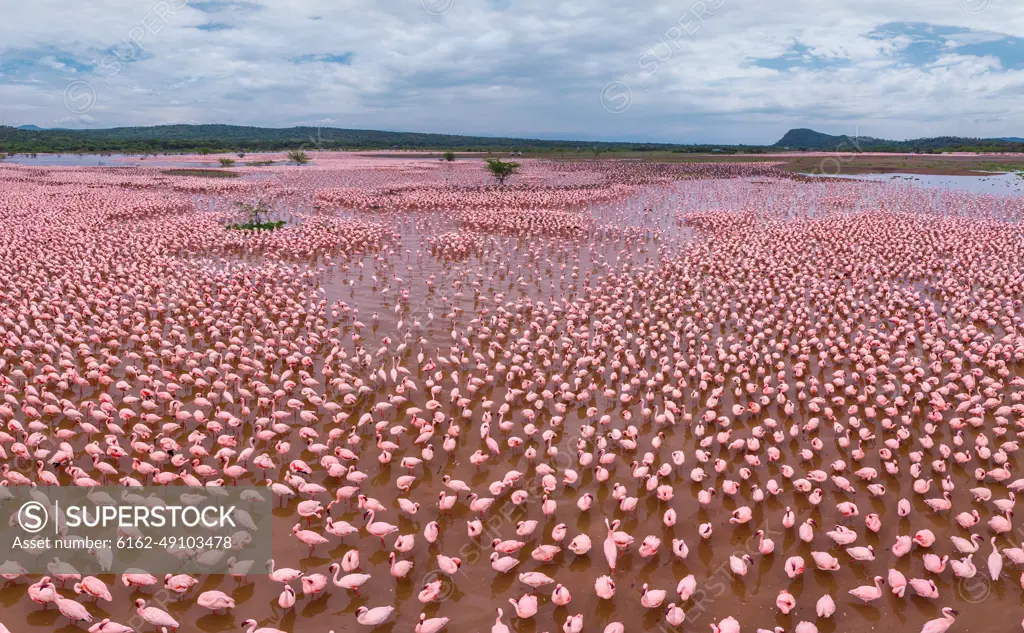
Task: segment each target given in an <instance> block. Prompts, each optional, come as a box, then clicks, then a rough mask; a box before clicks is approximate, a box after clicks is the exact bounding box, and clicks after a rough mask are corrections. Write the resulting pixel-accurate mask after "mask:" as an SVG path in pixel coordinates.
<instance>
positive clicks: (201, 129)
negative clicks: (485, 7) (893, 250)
mask: <svg viewBox="0 0 1024 633" xmlns="http://www.w3.org/2000/svg"><path fill="white" fill-rule="evenodd" d="M785 148H788V149H793V150H824V151H839V152H852V151H874V152H927V153H934V152H948V151H977V152H1006V151H1016V152H1024V143H1021V142H1014V141H1008V140H1003V139H971V138H957V137H948V136H947V137H939V138H929V139H917V140H914V141H887V140H884V139H877V138H872V137H858V138H852V137H849V136H845V135H843V136H833V135H830V134H822V133H821V132H816V131H814V130H810V129H806V128H802V129H795V130H790V131H789V132H786V134H785V136H783V137H782V139H780V140H779V142H778V143H776V144H775V145H772V146H764V145H681V144H672V143H625V142H594V141H577V140H545V139H529V138H511V137H490V136H462V135H453V134H426V133H421V132H385V131H381V130H353V129H344V128H333V127H332V128H326V127H325V128H316V127H290V128H265V127H250V126H241V125H156V126H152V127H118V128H107V129H86V130H69V129H57V128H54V129H43V128H40V127H39V126H36V125H23V126H21V127H19V128H13V127H9V126H0V153H10V154H23V153H33V152H51V153H127V154H157V153H174V152H201V153H215V152H233V153H240V152H260V151H264V152H270V151H283V150H291V149H304V150H306V151H307V152H310V151H313V150H316V149H323V150H370V149H374V150H379V149H405V150H441V151H443V150H453V151H491V152H499V153H500V152H505V153H507V152H509V151H510V150H517V151H522V152H532V153H556V152H563V153H570V152H571V153H580V154H590V153H591V152H593V153H594V154H595V155H596V154H600V153H602V152H617V153H623V152H631V153H638V152H663V153H664V152H671V153H681V154H705V153H712V152H714V153H716V154H764V153H769V152H773V151H778V150H780V149H785ZM627 157H628V156H627Z"/></svg>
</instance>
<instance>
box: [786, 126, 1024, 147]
mask: <svg viewBox="0 0 1024 633" xmlns="http://www.w3.org/2000/svg"><path fill="white" fill-rule="evenodd" d="M774 147H775V148H789V149H794V150H812V151H832V152H857V151H860V152H917V153H935V152H953V151H961V152H967V151H975V152H1007V151H1010V152H1022V151H1024V139H1019V138H1015V137H1009V138H965V137H960V136H937V137H934V138H919V139H913V140H908V141H890V140H886V139H881V138H874V137H871V136H857V137H853V136H847V135H845V134H844V135H841V136H833V135H831V134H823V133H822V132H817V131H815V130H810V129H807V128H796V129H792V130H790V131H788V132H786V133H785V135H783V137H782V138H781V139H779V140H778V141H777V142H776V143H775V145H774Z"/></svg>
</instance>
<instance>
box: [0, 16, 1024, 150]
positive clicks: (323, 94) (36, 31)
mask: <svg viewBox="0 0 1024 633" xmlns="http://www.w3.org/2000/svg"><path fill="white" fill-rule="evenodd" d="M0 15H2V16H3V20H2V23H0V123H2V124H5V125H24V124H35V125H39V126H41V127H115V126H125V125H157V124H166V123H232V124H239V125H259V126H270V127H289V126H293V125H323V126H331V127H346V128H364V129H366V128H368V129H384V130H398V131H424V132H441V133H453V134H480V135H501V136H520V137H535V138H560V139H594V140H649V141H665V142H680V143H700V142H712V143H743V142H746V143H754V144H760V143H772V142H774V141H776V140H777V139H778V138H779V137H780V136H781V135H782V134H783V133H784V132H785V131H786V130H787V129H789V128H791V127H812V128H814V129H818V130H820V131H823V132H828V133H833V134H842V133H846V134H854V133H858V132H859V133H860V134H861V135H865V136H876V137H883V138H898V139H903V138H916V137H921V136H938V135H958V136H1024V107H1022V102H1024V99H1022V97H1024V39H1022V38H1019V37H1015V36H1014V34H1015V33H1017V34H1024V2H1022V1H1021V0H900V1H898V2H894V1H893V0H845V1H843V2H826V1H824V0H819V1H811V0H802V1H800V2H796V1H791V0H696V1H693V0H682V1H679V2H661V1H659V0H644V1H643V2H638V1H637V0H573V1H567V2H558V1H553V0H363V1H360V2H352V1H347V0H244V1H241V0H237V1H236V0H89V1H88V2H73V1H72V0H0Z"/></svg>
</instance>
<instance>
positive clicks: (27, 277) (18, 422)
mask: <svg viewBox="0 0 1024 633" xmlns="http://www.w3.org/2000/svg"><path fill="white" fill-rule="evenodd" d="M238 171H239V173H240V174H242V177H240V178H238V179H233V180H231V181H223V180H221V179H210V178H202V177H190V176H180V175H169V174H165V173H163V172H161V171H159V169H158V168H150V167H146V168H41V167H20V166H13V165H0V182H2V183H3V186H2V187H0V231H2V232H3V234H4V239H3V240H2V241H0V249H2V253H0V273H2V274H0V340H2V341H3V347H2V351H0V388H2V390H3V402H2V403H0V423H2V425H3V426H2V430H0V463H2V473H0V477H2V478H0V488H6V487H9V486H81V487H91V486H97V485H123V486H144V485H173V486H197V487H205V486H262V487H266V488H269V489H270V490H271V492H272V493H273V495H274V497H275V500H276V504H277V506H278V508H277V509H276V510H275V514H274V516H275V519H274V521H275V527H274V534H273V539H274V549H273V552H268V553H267V556H266V559H265V560H249V561H243V560H235V559H232V560H231V561H230V563H229V573H227V574H224V575H214V576H201V577H193V576H190V575H188V574H167V575H165V576H164V577H162V578H158V577H156V576H154V575H151V574H149V573H147V572H146V571H145V570H135V571H133V572H125V573H121V574H116V575H114V574H106V573H102V572H101V570H99V568H97V570H81V573H68V571H67V570H54V571H52V572H51V573H50V574H47V575H43V574H38V573H29V572H28V571H25V570H24V569H19V568H17V567H15V566H13V565H10V564H8V565H4V566H0V572H2V573H0V575H2V576H3V579H4V581H5V582H6V583H7V589H4V590H0V596H5V595H10V596H11V600H10V601H9V602H8V603H5V604H14V605H15V606H13V607H5V609H4V610H3V611H0V620H2V621H3V622H4V624H6V629H11V628H12V627H18V630H25V628H24V627H25V626H28V627H29V630H31V629H32V628H33V627H39V628H40V630H42V629H43V628H45V629H47V630H52V629H53V628H58V627H63V626H72V627H81V628H87V629H88V630H89V631H90V633H129V632H131V631H158V632H160V631H178V630H181V631H187V630H227V629H228V628H232V629H235V630H241V631H244V632H245V633H298V632H300V631H301V632H303V633H305V632H306V631H313V632H317V631H323V632H325V633H326V631H352V630H375V629H380V630H384V631H405V630H415V631H416V633H439V632H440V631H443V630H467V631H485V630H486V629H487V627H490V630H491V632H492V633H508V632H510V631H548V632H551V631H557V630H558V629H559V628H560V629H561V631H562V632H563V633H582V632H584V631H604V632H605V633H623V632H625V631H641V630H652V629H663V630H665V631H671V630H680V631H681V630H697V629H702V630H707V629H708V628H710V629H711V630H712V631H713V632H714V633H739V632H740V631H747V632H754V631H757V632H759V633H760V632H762V631H764V632H769V633H782V632H796V633H815V632H818V631H821V632H823V633H824V632H827V631H835V630H843V631H853V632H857V631H869V630H873V629H874V628H875V627H877V626H878V625H879V624H883V625H890V626H895V627H896V629H897V630H901V631H921V632H922V633H941V632H943V631H947V630H951V631H957V630H963V631H969V630H971V629H970V628H969V627H968V623H969V622H970V619H971V618H976V619H977V618H984V620H983V621H984V622H986V623H989V625H990V627H992V628H993V630H1012V629H1016V628H1017V627H1020V626H1022V624H1021V616H1022V615H1024V614H1022V613H1020V612H1019V609H1018V610H1015V605H1017V604H1018V603H1019V597H1018V596H1017V595H1016V594H1017V592H1024V573H1022V572H1024V543H1022V541H1024V531H1021V529H1020V526H1019V524H1018V523H1017V522H1015V521H1014V516H1015V504H1016V496H1015V495H1016V494H1017V493H1018V492H1019V491H1020V490H1021V489H1024V478H1022V477H1024V475H1020V470H1019V469H1020V468H1021V464H1020V460H1019V442H1020V440H1019V435H1020V434H1021V433H1024V389H1022V387H1024V372H1022V371H1021V368H1022V364H1024V322H1022V319H1024V228H1022V227H1024V223H1022V222H1021V220H1022V219H1024V200H1021V199H1015V198H1000V197H995V196H978V195H972V194H965V193H962V192H955V191H943V192H935V191H928V190H923V189H918V188H915V187H912V186H906V185H893V184H883V183H858V182H849V181H839V180H834V181H828V182H807V181H806V180H805V179H793V178H791V177H789V176H788V175H787V174H785V173H783V172H781V171H780V170H779V169H778V167H777V166H776V165H775V164H773V163H771V162H765V163H743V164H729V163H721V164H715V163H679V164H652V163H627V162H619V161H581V162H554V161H551V162H549V161H533V160H528V161H524V169H523V172H522V173H521V174H520V175H519V176H516V177H514V178H512V179H510V180H509V184H508V185H506V186H505V187H495V186H493V185H492V184H491V183H489V182H488V181H487V180H486V175H485V174H483V173H482V170H481V169H480V167H479V165H476V164H473V163H466V162H461V161H460V162H457V163H454V164H445V163H438V162H436V161H425V160H421V159H411V158H410V159H408V160H385V159H374V158H372V157H358V156H355V157H354V156H345V155H338V156H332V155H326V156H323V157H317V159H316V160H315V161H314V163H313V164H312V165H309V166H306V167H301V168H300V167H266V168H258V169H257V168H252V169H248V168H244V167H243V168H239V169H238ZM254 197H259V198H261V199H266V200H271V201H272V202H273V212H274V214H275V217H279V218H281V219H284V220H285V221H286V222H287V224H286V226H285V227H284V228H281V229H278V230H275V231H268V232H255V233H254V232H247V231H237V230H232V229H227V228H225V225H226V224H227V223H228V222H229V221H231V220H232V214H233V213H234V212H235V211H234V209H235V208H236V207H235V203H236V202H244V201H247V200H252V199H253V198H254ZM0 497H3V495H2V494H0ZM58 572H61V573H58ZM5 591H6V592H9V593H6V594H5V593H4V592H5ZM158 592H165V593H167V594H169V595H172V596H173V598H171V599H169V600H163V599H158ZM51 604H52V605H53V608H50V605H51ZM993 607H996V608H993ZM998 607H1002V608H998ZM21 611H24V612H25V613H22V612H21ZM961 613H962V614H964V615H963V616H961V615H960V614H961ZM26 616H27V619H28V622H29V624H28V625H24V624H21V622H22V621H23V619H22V618H25V617H26ZM242 616H246V617H244V619H243V618H242ZM249 616H251V617H249ZM840 617H841V618H842V620H841V623H840V622H839V621H838V620H839V618H840ZM958 617H959V619H958ZM6 629H5V628H4V626H3V625H2V624H0V632H2V631H4V630H6Z"/></svg>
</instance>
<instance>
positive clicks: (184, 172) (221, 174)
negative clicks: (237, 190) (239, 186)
mask: <svg viewBox="0 0 1024 633" xmlns="http://www.w3.org/2000/svg"><path fill="white" fill-rule="evenodd" d="M162 173H164V174H166V175H168V176H200V177H203V178H238V174H236V173H235V172H233V171H224V170H222V169H165V170H163V172H162Z"/></svg>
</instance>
